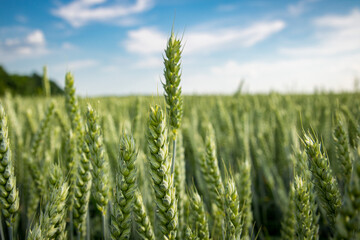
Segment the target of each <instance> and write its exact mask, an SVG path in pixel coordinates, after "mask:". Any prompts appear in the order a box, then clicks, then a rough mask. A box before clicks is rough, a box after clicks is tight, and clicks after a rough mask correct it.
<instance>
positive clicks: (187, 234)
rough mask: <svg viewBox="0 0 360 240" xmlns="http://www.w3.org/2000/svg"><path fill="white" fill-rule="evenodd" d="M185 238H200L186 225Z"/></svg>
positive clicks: (192, 239)
mask: <svg viewBox="0 0 360 240" xmlns="http://www.w3.org/2000/svg"><path fill="white" fill-rule="evenodd" d="M184 237H185V238H184V239H185V240H198V239H199V238H198V237H197V236H196V234H195V233H193V231H192V230H191V228H190V227H186V230H185V236H184Z"/></svg>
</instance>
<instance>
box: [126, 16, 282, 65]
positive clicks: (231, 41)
mask: <svg viewBox="0 0 360 240" xmlns="http://www.w3.org/2000/svg"><path fill="white" fill-rule="evenodd" d="M285 25H286V24H285V23H284V22H283V21H281V20H276V21H271V22H260V23H255V24H253V25H251V26H249V27H245V28H240V27H228V28H220V29H216V30H208V31H205V30H203V31H194V30H191V29H190V30H189V31H188V32H187V33H186V34H185V35H184V40H183V42H184V44H185V49H184V55H185V56H189V55H193V54H195V53H196V54H198V53H200V54H201V53H204V54H209V53H214V52H218V51H220V50H224V49H232V50H234V49H238V48H247V47H251V46H254V45H255V44H257V43H259V42H261V41H264V40H265V39H266V38H268V37H270V36H271V35H272V34H274V33H276V32H279V31H281V30H282V29H283V28H284V27H285ZM167 37H168V35H167V34H165V33H163V32H161V31H160V30H158V29H157V28H149V27H144V28H140V29H137V30H132V31H129V32H128V34H127V39H126V40H125V41H123V42H122V45H123V46H124V47H125V49H126V50H127V51H128V52H130V53H136V54H138V55H141V63H139V64H138V66H145V65H146V66H148V67H149V66H156V67H157V66H159V65H161V58H160V56H161V54H162V52H163V50H164V48H165V46H166V40H167ZM155 56H157V57H158V58H159V59H160V60H159V61H154V57H155ZM147 60H148V62H149V63H150V62H151V64H145V63H146V62H147Z"/></svg>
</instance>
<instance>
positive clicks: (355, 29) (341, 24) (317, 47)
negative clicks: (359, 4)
mask: <svg viewBox="0 0 360 240" xmlns="http://www.w3.org/2000/svg"><path fill="white" fill-rule="evenodd" d="M359 23H360V11H359V10H358V9H354V10H352V11H351V12H350V13H349V14H348V15H345V16H325V17H320V18H317V19H315V20H314V26H315V27H316V34H315V40H314V42H315V44H312V45H310V46H304V47H297V48H282V49H281V50H280V52H281V53H284V54H287V55H291V56H320V55H321V56H325V55H326V56H330V55H336V54H344V53H351V52H354V51H360V40H359V39H360V24H359Z"/></svg>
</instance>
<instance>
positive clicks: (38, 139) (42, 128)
mask: <svg viewBox="0 0 360 240" xmlns="http://www.w3.org/2000/svg"><path fill="white" fill-rule="evenodd" d="M54 110H55V103H54V102H51V103H50V105H49V106H48V108H47V110H46V113H45V117H44V119H43V120H41V122H40V124H39V127H38V130H37V131H36V133H35V136H34V138H33V140H32V142H31V154H32V157H34V158H38V154H39V148H40V145H41V143H42V142H43V141H44V137H45V132H46V130H47V129H48V127H49V123H50V120H51V117H52V116H53V113H54Z"/></svg>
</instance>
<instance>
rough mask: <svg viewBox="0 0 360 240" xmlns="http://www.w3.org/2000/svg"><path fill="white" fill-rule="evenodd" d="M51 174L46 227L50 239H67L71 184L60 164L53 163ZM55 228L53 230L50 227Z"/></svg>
mask: <svg viewBox="0 0 360 240" xmlns="http://www.w3.org/2000/svg"><path fill="white" fill-rule="evenodd" d="M50 169H51V171H50V174H49V187H50V191H51V194H50V197H49V202H48V205H47V206H46V208H45V212H44V215H45V217H44V220H45V221H44V223H43V224H44V225H45V226H44V229H43V232H47V237H48V238H49V239H64V240H65V239H67V236H66V235H67V234H66V213H67V198H68V196H69V185H68V183H67V181H66V180H65V178H64V175H63V172H62V169H61V168H60V166H59V165H52V167H51V168H50ZM52 227H53V228H54V229H53V231H49V230H48V229H51V228H52Z"/></svg>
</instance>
